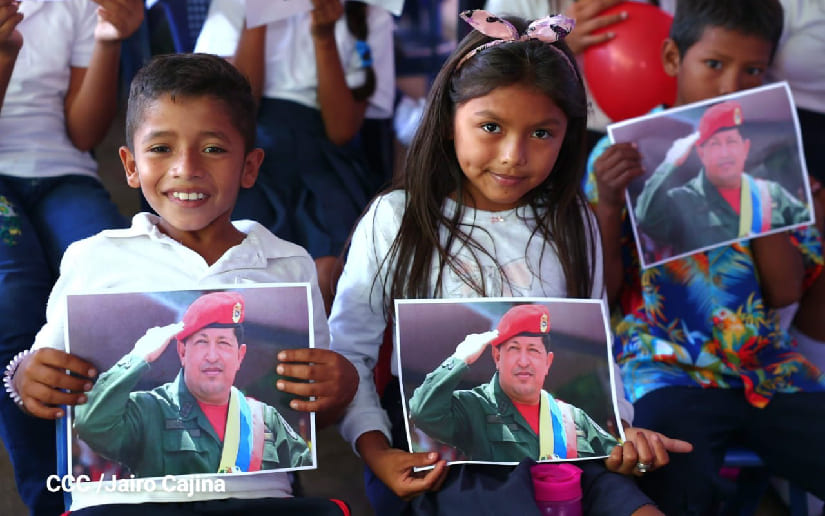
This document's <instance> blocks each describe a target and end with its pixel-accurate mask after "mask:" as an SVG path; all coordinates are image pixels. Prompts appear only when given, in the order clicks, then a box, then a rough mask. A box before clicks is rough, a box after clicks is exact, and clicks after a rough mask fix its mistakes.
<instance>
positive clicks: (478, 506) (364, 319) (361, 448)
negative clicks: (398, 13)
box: [330, 11, 690, 514]
mask: <svg viewBox="0 0 825 516" xmlns="http://www.w3.org/2000/svg"><path fill="white" fill-rule="evenodd" d="M462 17H463V18H464V19H465V20H473V21H472V24H473V26H474V27H476V28H477V29H478V30H476V31H473V32H471V33H470V34H469V35H468V36H467V37H466V38H464V40H463V41H462V42H461V43H460V44H459V46H458V48H457V49H456V50H455V51H454V53H453V54H452V56H451V57H450V58H449V59H448V61H447V63H446V64H445V65H444V67H443V68H442V70H441V71H440V73H439V74H438V76H437V77H436V79H435V82H434V84H433V86H432V89H431V90H430V96H429V101H428V106H427V110H426V112H425V114H424V117H423V119H422V123H421V126H420V128H419V130H418V132H417V133H416V135H415V137H414V139H413V142H412V146H411V147H410V150H409V153H408V157H407V161H406V165H405V168H404V172H403V174H402V175H401V176H400V177H398V178H396V181H395V183H394V185H393V187H392V188H391V189H390V190H388V191H387V192H386V193H384V194H383V195H381V196H379V197H378V198H376V199H375V200H374V201H373V202H372V204H371V205H370V207H369V209H368V210H367V211H366V213H365V214H364V216H363V217H362V218H361V221H360V222H359V224H358V226H357V227H356V229H355V232H354V234H353V237H352V240H351V246H350V250H349V255H348V258H347V262H346V264H345V266H344V271H343V274H342V275H341V278H340V280H339V283H338V290H337V293H336V297H335V301H334V303H333V307H332V314H331V317H330V332H331V338H332V344H331V347H332V349H334V350H336V351H338V352H340V353H342V354H343V355H345V356H346V357H348V358H349V359H350V360H351V361H352V362H353V363H354V364H355V366H356V368H357V369H358V372H359V375H360V378H361V383H360V385H359V388H358V392H357V394H356V398H355V401H354V402H353V404H352V405H351V406H350V407H349V410H348V411H347V414H346V415H345V417H344V419H343V420H342V422H341V423H340V430H341V433H342V434H343V436H344V438H345V439H346V440H348V441H350V442H351V443H352V444H353V446H354V448H355V449H356V450H357V452H358V453H360V455H361V457H362V458H363V459H364V461H365V462H366V464H367V466H368V468H369V471H368V472H367V483H368V484H367V491H368V494H369V495H370V496H371V499H372V502H373V505H374V506H375V509H376V513H377V514H400V513H401V511H402V510H403V502H402V500H401V499H400V498H403V499H410V498H412V497H414V496H416V495H420V494H422V493H424V492H426V491H428V490H432V489H435V490H437V489H439V487H442V488H443V489H441V491H439V492H437V493H433V494H432V495H431V496H419V497H417V498H415V500H414V502H413V503H414V504H415V505H416V506H417V507H416V508H417V509H420V510H422V511H423V512H428V510H434V507H436V506H437V507H438V508H439V510H440V511H443V513H450V511H451V510H452V511H454V512H455V513H458V512H461V513H468V514H470V513H473V514H475V513H484V514H530V513H533V514H535V513H536V512H537V508H536V507H535V504H534V503H533V501H532V500H533V499H532V488H531V487H530V480H529V473H528V474H527V477H524V476H519V475H520V474H521V475H523V473H524V472H525V471H528V472H529V467H527V468H524V467H521V466H520V467H519V468H517V469H516V470H515V472H516V473H514V475H512V478H510V479H508V478H507V477H508V476H510V474H511V472H512V471H513V470H511V469H510V468H506V467H501V466H492V467H491V466H478V465H472V466H454V467H452V468H449V473H448V471H447V469H446V468H445V464H444V461H442V460H439V457H438V454H437V453H408V452H407V451H406V449H407V446H406V443H405V442H404V439H403V435H402V434H403V433H404V431H403V428H404V423H403V419H402V417H401V415H400V413H401V409H400V403H401V399H400V393H399V392H398V384H397V380H396V381H395V382H390V385H389V387H388V389H387V391H386V392H385V395H384V398H385V399H384V406H385V407H386V408H387V411H388V412H390V413H391V414H392V415H393V416H396V417H395V418H394V420H393V421H392V422H391V421H390V420H389V419H388V417H387V412H385V410H384V408H382V403H381V402H380V401H379V399H378V396H377V393H376V390H375V386H374V383H373V374H372V369H373V367H374V366H375V364H376V360H377V357H378V353H379V347H380V345H381V342H382V335H383V333H384V330H385V327H386V325H387V321H388V319H389V316H390V314H391V311H392V306H393V300H394V299H402V298H465V297H480V296H553V297H580V298H596V299H598V298H601V297H602V296H603V290H604V288H603V285H602V271H601V268H602V267H601V246H600V244H599V237H598V230H597V227H596V222H595V220H594V218H593V216H592V213H591V212H590V210H589V209H588V206H587V203H586V201H585V199H584V196H583V194H582V191H581V187H580V184H581V178H582V176H583V173H584V158H585V147H584V140H585V131H586V119H587V102H586V98H585V93H584V87H583V84H582V80H581V76H580V74H579V72H578V70H577V68H576V66H575V61H574V58H573V55H572V54H571V52H570V50H569V49H568V47H567V46H566V45H565V44H564V43H563V42H562V41H560V40H558V34H566V33H567V32H569V30H570V28H571V27H572V21H571V20H570V19H569V18H565V17H563V16H559V17H553V18H549V17H548V18H544V19H541V20H537V21H536V22H533V24H532V25H531V28H532V30H530V31H529V32H527V34H529V35H528V36H523V37H522V36H521V35H523V34H526V32H525V31H526V29H527V24H526V23H525V22H524V21H523V20H521V19H517V18H512V19H510V18H508V20H511V21H512V24H513V25H512V26H511V25H510V24H509V23H506V22H505V21H503V20H502V19H500V18H496V17H495V16H493V15H491V14H489V13H486V12H484V11H469V12H467V13H463V14H462ZM490 35H494V36H490ZM390 362H391V364H392V365H393V368H394V367H395V364H396V361H395V359H392V360H391V361H390ZM621 415H622V418H623V419H624V420H626V421H630V420H631V419H632V415H631V414H629V413H627V412H625V411H622V414H621ZM525 424H526V423H525ZM391 427H394V431H392V430H391ZM626 436H627V438H628V441H627V442H626V443H625V444H624V446H617V447H615V448H614V449H613V451H612V453H611V455H610V457H609V458H608V459H607V460H606V463H602V462H601V461H595V462H585V463H580V464H581V465H582V467H583V469H584V470H585V475H584V481H583V483H584V492H585V500H584V503H585V506H586V512H587V511H592V512H590V513H591V514H599V513H603V514H631V513H634V512H635V513H637V514H644V513H649V514H659V513H658V511H657V510H656V509H655V507H653V506H652V505H650V502H649V500H648V499H647V498H646V497H644V496H640V493H639V492H638V488H637V487H636V485H635V483H634V480H633V478H632V477H626V476H622V475H617V474H615V473H611V472H609V471H607V470H608V469H609V470H611V471H616V472H621V473H632V472H634V471H635V472H636V474H640V471H641V470H645V469H647V468H658V467H661V466H663V465H664V464H666V463H667V461H668V453H667V452H668V451H689V449H690V445H689V444H688V443H685V442H681V441H672V440H670V439H667V438H666V437H664V436H663V435H660V434H654V433H650V432H647V431H644V430H640V429H636V428H628V429H627V430H626ZM525 463H526V461H525V462H523V463H522V464H525ZM605 464H606V466H607V469H606V468H605ZM426 466H434V468H433V469H432V470H430V471H429V472H426V473H425V474H416V473H414V472H413V468H414V467H426ZM373 472H374V475H375V477H377V479H375V477H373V476H372V475H373ZM518 472H520V473H518ZM382 482H383V484H382ZM506 482H512V484H513V486H514V488H515V489H516V491H515V492H513V491H510V492H508V494H507V495H506V496H503V495H502V493H501V492H500V491H496V490H494V489H492V486H493V485H494V484H497V483H502V484H503V483H506ZM384 484H386V486H388V487H389V489H391V490H392V493H390V492H388V491H387V487H386V486H385V485H384ZM442 484H443V485H442ZM470 484H475V488H474V489H473V488H470V487H468V485H470ZM462 486H463V487H462ZM396 495H397V496H396ZM399 497H400V498H399ZM497 511H498V512H497Z"/></svg>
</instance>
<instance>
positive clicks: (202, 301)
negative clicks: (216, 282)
mask: <svg viewBox="0 0 825 516" xmlns="http://www.w3.org/2000/svg"><path fill="white" fill-rule="evenodd" d="M243 320H244V300H243V297H241V295H240V294H238V293H235V292H213V293H209V294H205V295H203V296H201V297H199V298H198V299H196V300H195V301H194V302H193V303H192V304H191V305H190V306H189V308H188V309H187V310H186V313H185V314H184V316H183V320H182V322H180V323H175V324H170V325H167V326H163V327H155V328H150V329H149V330H148V331H147V332H146V334H145V335H144V336H143V337H141V338H140V339H139V340H138V341H137V343H135V346H134V349H133V350H132V351H130V352H129V353H128V354H126V355H125V356H124V357H123V358H121V359H120V360H119V361H118V362H117V363H116V364H115V365H114V366H112V367H111V368H110V369H109V370H108V371H106V372H104V373H102V374H101V375H100V378H99V379H98V380H97V382H96V383H95V385H94V387H93V388H92V390H91V391H89V393H88V396H89V399H88V401H87V402H86V403H84V404H81V405H78V406H77V407H75V409H74V410H75V420H74V427H75V429H76V431H77V434H78V436H79V437H80V438H81V439H82V440H83V441H85V442H86V443H87V444H88V445H89V446H91V448H92V449H93V450H94V451H96V452H98V453H100V454H101V455H103V456H105V457H106V458H108V459H110V460H115V461H118V462H120V463H122V464H124V465H126V466H127V467H128V468H129V469H130V470H131V471H132V473H133V474H134V475H135V476H138V477H155V476H164V475H182V474H193V473H232V472H239V471H258V470H266V469H276V468H295V467H300V466H310V465H312V454H311V452H310V450H309V448H308V446H307V443H306V442H305V441H304V440H303V439H302V438H301V437H300V436H299V435H298V434H297V433H295V431H294V430H293V429H292V428H291V427H290V425H289V424H288V423H287V422H286V421H285V420H284V419H283V417H281V415H280V414H279V413H278V411H277V410H276V409H275V408H273V407H271V406H269V405H266V404H264V403H261V402H259V401H256V400H254V399H252V398H247V397H246V396H244V395H243V394H242V393H241V392H240V391H239V390H238V389H237V388H235V387H234V386H233V384H234V382H235V376H236V374H237V373H238V370H239V369H240V366H241V362H242V361H243V359H244V356H245V354H246V344H244V343H243V339H244V333H243V324H242V323H243ZM173 340H175V341H176V348H177V353H178V357H179V358H180V363H181V371H180V372H179V373H178V375H177V378H175V380H174V381H172V382H170V383H166V384H164V385H161V386H159V387H157V388H155V389H152V390H150V391H135V392H133V391H132V390H133V389H134V388H135V386H136V385H137V384H138V382H139V381H140V379H141V377H142V376H143V374H144V373H146V372H147V371H148V370H149V368H150V367H151V364H152V363H153V362H155V360H157V359H158V357H160V356H161V354H162V353H163V352H164V350H166V348H167V346H168V345H169V343H170V342H171V341H173Z"/></svg>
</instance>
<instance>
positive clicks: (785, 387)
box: [587, 0, 825, 514]
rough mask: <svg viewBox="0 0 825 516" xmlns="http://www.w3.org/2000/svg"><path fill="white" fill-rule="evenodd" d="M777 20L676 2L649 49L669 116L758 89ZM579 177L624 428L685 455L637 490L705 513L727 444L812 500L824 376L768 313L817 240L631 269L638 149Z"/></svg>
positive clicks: (822, 486)
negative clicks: (588, 205) (677, 446)
mask: <svg viewBox="0 0 825 516" xmlns="http://www.w3.org/2000/svg"><path fill="white" fill-rule="evenodd" d="M782 20H783V11H782V6H781V4H780V3H779V2H778V1H776V0H771V1H767V0H729V1H726V2H717V1H713V0H682V1H679V2H678V3H677V6H676V11H675V15H674V20H673V25H672V27H671V31H670V37H669V39H667V40H666V41H665V43H664V44H663V47H662V63H663V65H664V68H665V71H666V72H667V73H668V74H670V75H672V76H675V77H676V79H677V98H676V103H675V105H676V106H681V105H685V104H689V103H693V102H698V101H702V100H707V99H711V98H715V97H717V96H721V95H726V94H729V93H733V92H736V91H741V90H745V89H748V88H752V87H756V86H760V85H762V83H763V81H764V74H765V71H766V70H767V68H768V67H769V66H770V64H771V60H772V59H773V56H774V53H775V50H776V46H777V42H778V41H779V37H780V33H781V31H782ZM660 109H662V108H657V110H660ZM692 148H693V147H689V148H688V149H687V151H689V150H690V149H692ZM588 168H589V171H588V172H589V175H588V185H587V190H588V196H589V198H590V199H591V202H593V204H594V207H595V210H596V214H597V217H598V220H599V224H600V227H601V229H602V239H603V240H602V242H603V246H604V259H605V262H604V265H605V278H606V280H605V282H606V284H607V290H608V295H609V298H610V300H611V302H613V303H614V304H615V306H614V310H615V312H614V315H615V317H614V331H615V333H616V341H615V345H614V356H615V357H616V361H617V362H618V364H619V367H620V368H621V370H622V377H623V380H624V386H625V389H626V391H627V395H628V397H629V398H630V400H631V401H633V403H634V407H635V418H636V419H635V423H636V424H639V425H640V426H643V427H645V428H650V429H653V430H656V431H659V432H663V433H665V434H667V435H669V436H672V437H674V438H679V439H684V440H687V441H690V442H691V443H693V445H694V451H693V453H690V454H682V455H674V456H673V457H672V460H671V462H670V464H669V465H668V467H667V468H663V469H661V470H659V471H655V472H651V473H649V474H646V475H645V476H644V477H643V478H642V479H641V480H640V485H641V486H642V487H643V489H644V490H645V492H646V493H647V494H648V495H649V496H650V497H651V498H652V499H653V500H654V501H655V502H656V503H657V505H659V507H660V508H662V510H663V511H664V512H665V513H667V514H709V513H711V512H712V510H713V508H714V507H716V506H717V505H718V504H719V503H720V502H721V501H722V500H721V499H720V497H721V493H720V492H719V491H718V489H717V488H716V485H718V484H717V482H718V472H719V469H720V466H721V465H722V462H723V458H724V454H725V451H726V450H727V449H728V447H729V446H733V445H740V446H745V447H747V448H750V449H752V450H754V451H755V452H756V453H757V454H759V456H760V458H761V459H762V461H763V462H764V463H765V465H766V466H767V468H768V469H769V470H771V472H773V473H774V474H776V475H779V476H782V477H785V478H788V479H789V480H791V481H792V482H794V483H796V484H797V485H799V486H802V487H803V488H805V489H807V490H809V491H810V492H812V493H813V494H815V495H816V496H818V497H820V498H822V497H825V477H823V475H822V473H821V472H822V468H823V466H825V453H821V443H822V442H823V441H825V425H822V424H821V422H822V421H823V417H825V392H823V391H825V376H823V374H822V372H821V371H820V370H819V369H817V368H816V367H815V366H814V365H813V364H812V363H811V362H810V361H808V360H807V359H806V358H805V357H804V356H803V355H801V354H800V353H798V352H796V351H795V350H794V345H793V341H792V339H791V338H790V336H789V335H788V333H787V332H786V330H785V329H784V328H783V327H782V325H781V324H780V318H779V314H778V312H777V311H776V309H777V308H781V307H784V306H786V305H789V304H791V303H794V302H796V301H798V300H799V299H800V297H801V295H802V291H803V287H804V285H805V284H807V283H810V282H811V281H813V279H814V278H816V276H817V275H821V270H822V244H821V239H820V236H819V233H818V232H817V231H816V229H815V228H814V227H812V226H811V227H804V228H802V229H799V230H795V231H791V232H779V233H774V234H771V235H769V236H764V237H759V238H755V239H751V240H749V241H743V242H739V243H735V244H732V245H726V246H722V247H717V248H713V249H710V250H707V251H704V252H700V253H696V254H693V255H690V256H688V257H685V258H680V259H677V260H674V261H671V262H668V263H666V264H663V265H661V266H658V267H652V268H648V269H645V270H641V268H640V266H639V261H638V257H637V256H636V253H635V246H634V243H633V233H632V231H631V229H630V226H629V220H628V217H627V213H626V212H625V189H626V187H627V185H628V183H629V182H630V181H631V180H633V179H634V178H637V177H639V176H641V175H643V174H644V173H645V171H644V170H643V169H642V167H641V156H640V154H639V151H638V150H637V148H636V146H635V145H634V144H633V143H621V144H615V145H610V143H609V142H608V141H607V140H604V141H602V142H600V143H599V144H598V145H597V147H596V148H595V149H594V151H593V153H592V154H591V157H590V160H589V164H588ZM803 443H811V444H810V446H811V447H808V445H807V444H803Z"/></svg>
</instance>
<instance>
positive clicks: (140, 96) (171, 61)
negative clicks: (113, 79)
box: [126, 54, 257, 152]
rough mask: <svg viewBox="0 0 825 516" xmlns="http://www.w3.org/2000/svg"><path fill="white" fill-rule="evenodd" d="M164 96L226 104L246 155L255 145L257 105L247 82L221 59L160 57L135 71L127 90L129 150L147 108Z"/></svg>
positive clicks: (184, 56)
mask: <svg viewBox="0 0 825 516" xmlns="http://www.w3.org/2000/svg"><path fill="white" fill-rule="evenodd" d="M164 95H171V97H172V99H173V100H174V99H175V97H184V98H186V97H203V96H209V97H213V98H216V99H218V100H220V101H222V102H223V103H224V104H226V107H227V109H228V110H229V116H230V117H231V118H232V120H233V122H234V125H235V128H236V129H237V130H238V131H240V133H241V136H243V139H244V146H245V150H246V152H249V151H250V150H252V148H253V147H254V145H255V127H256V117H257V105H256V102H255V98H254V97H253V96H252V89H251V87H250V85H249V81H247V80H246V78H245V77H244V76H243V74H241V73H240V72H239V71H238V69H237V68H235V67H234V66H233V65H232V64H231V63H229V62H228V61H226V60H225V59H223V58H220V57H218V56H215V55H211V54H163V55H158V56H155V57H153V58H152V59H151V60H150V61H149V62H148V63H146V64H145V65H144V66H143V67H142V68H141V69H140V70H138V72H137V74H136V75H135V77H134V79H132V85H131V87H130V89H129V103H128V105H127V108H126V144H127V145H128V146H129V148H130V149H131V148H132V145H133V138H134V136H135V131H136V130H137V128H138V126H139V125H140V123H141V121H142V119H143V113H144V112H145V111H146V108H147V107H148V105H149V104H150V103H151V102H153V101H155V100H157V99H158V98H160V97H161V96H164Z"/></svg>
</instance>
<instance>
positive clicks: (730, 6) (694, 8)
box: [670, 0, 784, 60]
mask: <svg viewBox="0 0 825 516" xmlns="http://www.w3.org/2000/svg"><path fill="white" fill-rule="evenodd" d="M783 17H784V14H783V10H782V4H780V3H779V0H677V2H676V13H675V14H674V15H673V24H672V25H671V26H670V38H671V39H672V40H673V41H674V43H676V47H677V48H678V49H679V55H680V56H681V57H684V55H685V53H686V52H687V51H688V49H689V48H690V47H692V46H693V45H694V44H695V43H696V42H697V41H699V40H700V39H701V38H702V34H703V33H704V32H705V29H707V28H709V27H720V28H723V29H727V30H733V31H737V32H741V33H742V34H746V35H748V36H757V37H761V38H764V39H765V40H766V41H770V43H771V60H773V56H774V54H775V53H776V46H777V45H778V44H779V37H780V36H781V35H782V23H783Z"/></svg>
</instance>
